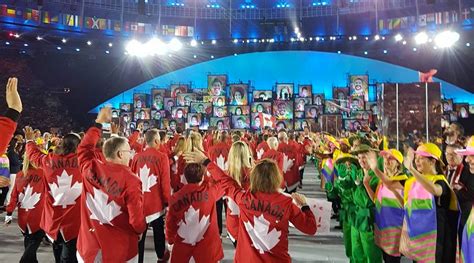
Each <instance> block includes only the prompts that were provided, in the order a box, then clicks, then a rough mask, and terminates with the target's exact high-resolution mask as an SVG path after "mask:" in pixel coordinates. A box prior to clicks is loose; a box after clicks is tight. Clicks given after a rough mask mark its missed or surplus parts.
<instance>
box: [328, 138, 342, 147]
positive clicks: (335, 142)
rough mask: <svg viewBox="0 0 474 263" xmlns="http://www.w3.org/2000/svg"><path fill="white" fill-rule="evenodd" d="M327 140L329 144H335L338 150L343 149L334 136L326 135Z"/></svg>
mask: <svg viewBox="0 0 474 263" xmlns="http://www.w3.org/2000/svg"><path fill="white" fill-rule="evenodd" d="M326 139H327V140H328V141H329V142H331V143H333V144H334V145H335V146H336V148H338V149H339V148H341V145H340V144H339V143H338V142H337V141H336V138H334V137H333V136H331V135H326Z"/></svg>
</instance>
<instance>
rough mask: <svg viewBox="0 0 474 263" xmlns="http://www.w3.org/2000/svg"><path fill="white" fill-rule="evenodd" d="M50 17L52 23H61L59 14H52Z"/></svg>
mask: <svg viewBox="0 0 474 263" xmlns="http://www.w3.org/2000/svg"><path fill="white" fill-rule="evenodd" d="M49 19H50V23H51V24H57V23H59V15H54V16H52V15H50V16H49Z"/></svg>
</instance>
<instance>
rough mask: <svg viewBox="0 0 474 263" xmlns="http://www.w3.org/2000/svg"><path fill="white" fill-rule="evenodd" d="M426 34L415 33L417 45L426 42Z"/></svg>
mask: <svg viewBox="0 0 474 263" xmlns="http://www.w3.org/2000/svg"><path fill="white" fill-rule="evenodd" d="M428 38H429V37H428V34H426V32H420V33H418V34H416V36H415V43H416V44H417V45H423V44H426V43H427V42H428Z"/></svg>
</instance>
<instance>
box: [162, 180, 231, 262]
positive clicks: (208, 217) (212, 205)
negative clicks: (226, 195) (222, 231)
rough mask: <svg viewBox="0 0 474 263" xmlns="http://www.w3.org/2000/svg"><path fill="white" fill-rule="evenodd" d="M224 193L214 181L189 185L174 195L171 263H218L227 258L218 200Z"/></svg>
mask: <svg viewBox="0 0 474 263" xmlns="http://www.w3.org/2000/svg"><path fill="white" fill-rule="evenodd" d="M221 196H222V191H221V190H219V188H218V187H217V185H214V184H213V183H211V182H210V180H204V181H203V182H202V183H201V184H186V185H184V186H183V188H181V189H180V190H179V191H178V192H177V193H175V194H173V195H172V196H171V200H170V206H169V211H168V215H167V216H166V237H167V238H168V242H169V243H170V244H174V245H173V250H172V252H171V262H191V259H192V258H193V259H194V261H192V262H217V261H219V260H221V259H222V258H223V257H224V253H223V251H222V241H221V239H220V237H219V229H218V226H217V214H216V201H217V200H218V199H219V198H220V197H221Z"/></svg>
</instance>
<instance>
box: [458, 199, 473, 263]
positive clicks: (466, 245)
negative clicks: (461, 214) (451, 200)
mask: <svg viewBox="0 0 474 263" xmlns="http://www.w3.org/2000/svg"><path fill="white" fill-rule="evenodd" d="M461 262H463V263H468V262H474V207H472V209H471V213H470V214H469V218H468V219H467V222H466V225H465V226H464V229H463V232H462V246H461Z"/></svg>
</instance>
